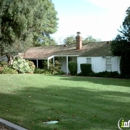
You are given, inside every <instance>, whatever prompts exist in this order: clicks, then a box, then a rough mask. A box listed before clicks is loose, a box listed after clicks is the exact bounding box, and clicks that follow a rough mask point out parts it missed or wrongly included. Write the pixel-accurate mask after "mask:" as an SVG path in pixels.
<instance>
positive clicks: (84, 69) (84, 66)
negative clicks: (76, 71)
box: [80, 63, 92, 76]
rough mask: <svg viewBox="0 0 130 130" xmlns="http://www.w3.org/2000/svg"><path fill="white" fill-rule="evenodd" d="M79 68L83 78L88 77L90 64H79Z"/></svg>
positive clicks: (90, 70)
mask: <svg viewBox="0 0 130 130" xmlns="http://www.w3.org/2000/svg"><path fill="white" fill-rule="evenodd" d="M80 68H81V72H82V75H83V76H90V74H91V73H92V69H91V64H86V63H84V64H80Z"/></svg>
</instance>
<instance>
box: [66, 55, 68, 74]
mask: <svg viewBox="0 0 130 130" xmlns="http://www.w3.org/2000/svg"><path fill="white" fill-rule="evenodd" d="M66 74H68V56H66Z"/></svg>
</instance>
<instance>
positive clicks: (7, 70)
mask: <svg viewBox="0 0 130 130" xmlns="http://www.w3.org/2000/svg"><path fill="white" fill-rule="evenodd" d="M1 74H18V72H17V70H14V69H12V68H10V67H7V66H6V67H3V68H2V70H1Z"/></svg>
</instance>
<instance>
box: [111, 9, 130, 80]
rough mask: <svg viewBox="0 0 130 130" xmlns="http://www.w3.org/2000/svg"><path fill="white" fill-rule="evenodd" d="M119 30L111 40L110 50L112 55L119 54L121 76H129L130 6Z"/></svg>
mask: <svg viewBox="0 0 130 130" xmlns="http://www.w3.org/2000/svg"><path fill="white" fill-rule="evenodd" d="M119 32H120V33H119V34H118V35H117V36H116V38H115V39H114V40H113V41H112V44H111V50H112V52H113V54H114V55H116V56H121V62H120V70H121V76H122V77H126V78H130V7H129V8H128V9H127V10H126V17H125V19H124V21H123V23H122V26H121V29H120V30H119Z"/></svg>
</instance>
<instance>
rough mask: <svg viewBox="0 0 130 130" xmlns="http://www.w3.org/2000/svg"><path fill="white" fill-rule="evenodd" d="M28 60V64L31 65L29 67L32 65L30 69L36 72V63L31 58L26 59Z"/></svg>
mask: <svg viewBox="0 0 130 130" xmlns="http://www.w3.org/2000/svg"><path fill="white" fill-rule="evenodd" d="M26 61H27V62H28V65H29V67H30V69H31V72H34V70H35V65H34V63H33V62H32V61H29V60H26Z"/></svg>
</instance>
